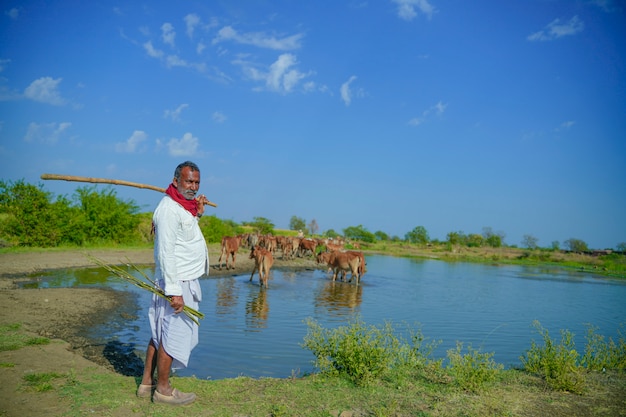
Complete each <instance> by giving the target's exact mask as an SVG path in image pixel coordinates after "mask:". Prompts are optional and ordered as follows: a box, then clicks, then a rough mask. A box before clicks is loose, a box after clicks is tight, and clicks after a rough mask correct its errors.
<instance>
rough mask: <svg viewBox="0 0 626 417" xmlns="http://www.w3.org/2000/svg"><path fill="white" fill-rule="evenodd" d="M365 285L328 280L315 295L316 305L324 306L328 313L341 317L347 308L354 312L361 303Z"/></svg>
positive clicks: (318, 306) (317, 306)
mask: <svg viewBox="0 0 626 417" xmlns="http://www.w3.org/2000/svg"><path fill="white" fill-rule="evenodd" d="M362 299H363V286H362V285H358V286H357V285H352V284H346V283H343V282H337V281H328V282H326V283H324V284H323V285H322V288H321V290H320V291H319V292H318V293H317V294H316V295H315V307H316V308H320V307H323V308H324V309H325V311H326V313H327V314H329V315H332V316H336V317H340V316H344V315H345V314H346V310H348V311H350V312H353V311H354V310H355V309H356V308H357V307H359V306H360V305H361V302H362Z"/></svg>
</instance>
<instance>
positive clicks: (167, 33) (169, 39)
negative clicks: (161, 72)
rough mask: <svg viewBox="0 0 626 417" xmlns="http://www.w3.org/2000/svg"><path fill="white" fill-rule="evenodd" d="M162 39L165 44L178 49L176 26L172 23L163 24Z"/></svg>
mask: <svg viewBox="0 0 626 417" xmlns="http://www.w3.org/2000/svg"><path fill="white" fill-rule="evenodd" d="M161 39H162V40H163V43H165V44H167V45H169V46H171V47H172V48H175V47H176V32H175V31H174V26H172V24H171V23H167V22H166V23H163V25H161Z"/></svg>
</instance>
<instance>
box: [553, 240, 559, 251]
mask: <svg viewBox="0 0 626 417" xmlns="http://www.w3.org/2000/svg"><path fill="white" fill-rule="evenodd" d="M560 249H561V244H560V243H559V241H558V240H553V241H552V250H554V251H557V250H560Z"/></svg>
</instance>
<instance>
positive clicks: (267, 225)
mask: <svg viewBox="0 0 626 417" xmlns="http://www.w3.org/2000/svg"><path fill="white" fill-rule="evenodd" d="M247 225H248V226H251V227H252V228H254V230H255V231H256V232H257V233H258V234H261V235H272V234H274V223H272V222H271V221H270V220H269V219H266V218H265V217H254V218H253V219H252V221H251V222H249V223H247Z"/></svg>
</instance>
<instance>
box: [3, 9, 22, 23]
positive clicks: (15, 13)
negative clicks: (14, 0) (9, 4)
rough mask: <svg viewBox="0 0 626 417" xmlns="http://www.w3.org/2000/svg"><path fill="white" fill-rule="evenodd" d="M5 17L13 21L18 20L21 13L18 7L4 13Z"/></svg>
mask: <svg viewBox="0 0 626 417" xmlns="http://www.w3.org/2000/svg"><path fill="white" fill-rule="evenodd" d="M4 14H5V15H7V16H9V18H11V19H13V20H17V18H18V17H19V16H20V11H19V9H17V8H16V7H14V8H12V9H10V10H7V11H5V12H4Z"/></svg>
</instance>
